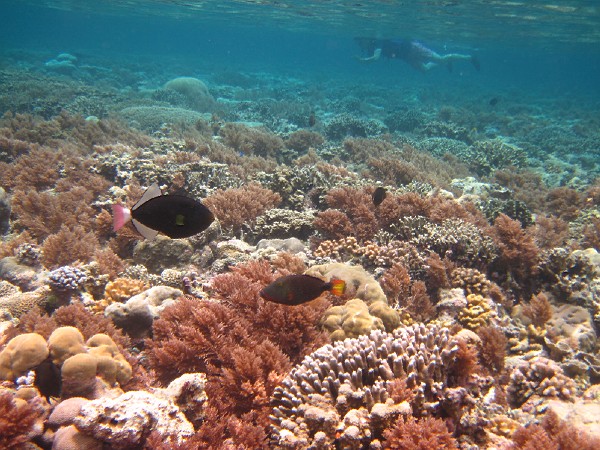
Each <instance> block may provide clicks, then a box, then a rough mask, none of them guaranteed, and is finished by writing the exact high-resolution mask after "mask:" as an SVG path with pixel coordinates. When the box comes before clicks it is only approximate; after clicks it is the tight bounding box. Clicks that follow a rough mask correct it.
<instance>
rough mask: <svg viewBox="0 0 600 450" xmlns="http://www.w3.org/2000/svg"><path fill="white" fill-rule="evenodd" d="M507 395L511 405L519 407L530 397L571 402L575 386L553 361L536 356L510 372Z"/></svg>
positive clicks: (575, 389)
mask: <svg viewBox="0 0 600 450" xmlns="http://www.w3.org/2000/svg"><path fill="white" fill-rule="evenodd" d="M507 393H508V398H509V401H510V403H511V405H513V406H516V407H520V406H521V405H523V403H525V402H526V401H527V400H529V399H530V398H531V397H532V396H541V397H555V398H560V399H563V400H570V401H572V400H573V399H574V398H575V396H576V394H577V386H576V385H575V383H574V382H573V380H571V379H570V378H569V377H567V376H565V374H564V373H563V370H562V369H561V368H560V366H559V365H558V364H556V363H555V362H554V361H552V360H550V359H548V358H544V357H542V356H536V357H535V358H533V359H531V360H529V361H523V362H521V363H520V364H519V365H518V366H516V367H515V368H514V369H513V370H512V372H511V374H510V381H509V383H508V387H507Z"/></svg>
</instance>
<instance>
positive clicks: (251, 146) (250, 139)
mask: <svg viewBox="0 0 600 450" xmlns="http://www.w3.org/2000/svg"><path fill="white" fill-rule="evenodd" d="M220 135H221V136H222V137H223V142H224V143H225V145H227V146H229V147H232V148H233V149H234V150H236V151H238V152H243V153H244V154H250V155H257V156H263V157H270V158H274V157H275V156H276V155H277V153H278V152H279V151H281V149H283V148H284V147H285V144H284V142H283V139H281V138H280V137H279V136H277V135H275V134H272V133H268V132H266V131H262V130H259V129H255V128H250V127H247V126H245V125H242V124H237V123H228V124H226V125H225V126H224V127H223V128H221V130H220Z"/></svg>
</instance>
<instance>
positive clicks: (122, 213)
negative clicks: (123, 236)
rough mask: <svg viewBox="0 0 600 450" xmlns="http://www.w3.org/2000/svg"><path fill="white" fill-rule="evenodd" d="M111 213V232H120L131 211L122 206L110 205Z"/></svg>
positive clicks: (129, 217)
mask: <svg viewBox="0 0 600 450" xmlns="http://www.w3.org/2000/svg"><path fill="white" fill-rule="evenodd" d="M112 212H113V231H118V230H120V229H121V228H123V225H125V224H126V223H127V222H129V220H130V219H131V211H130V210H129V209H127V208H125V207H124V206H123V205H112Z"/></svg>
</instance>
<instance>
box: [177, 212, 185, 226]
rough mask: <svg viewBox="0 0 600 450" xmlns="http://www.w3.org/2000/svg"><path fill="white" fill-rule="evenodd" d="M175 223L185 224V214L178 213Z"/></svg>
mask: <svg viewBox="0 0 600 450" xmlns="http://www.w3.org/2000/svg"><path fill="white" fill-rule="evenodd" d="M175 225H180V226H182V225H185V216H184V215H183V214H177V215H176V216H175Z"/></svg>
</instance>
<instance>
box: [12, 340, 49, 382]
mask: <svg viewBox="0 0 600 450" xmlns="http://www.w3.org/2000/svg"><path fill="white" fill-rule="evenodd" d="M47 357H48V346H47V345H46V340H45V339H44V338H43V337H42V336H40V335H39V334H37V333H26V334H20V335H18V336H15V337H14V338H12V339H11V340H10V341H9V342H8V344H7V345H6V347H5V348H4V350H2V352H1V353H0V379H2V380H14V379H15V378H17V377H19V376H21V375H23V374H24V373H25V372H27V371H28V370H30V369H32V368H34V367H35V366H37V365H38V364H40V363H41V362H42V361H44V360H45V359H46V358H47Z"/></svg>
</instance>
